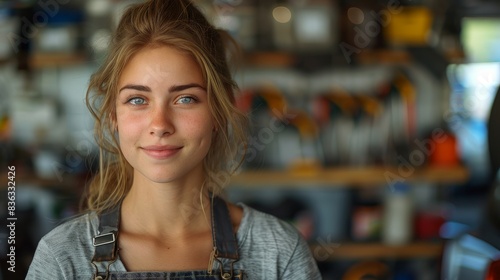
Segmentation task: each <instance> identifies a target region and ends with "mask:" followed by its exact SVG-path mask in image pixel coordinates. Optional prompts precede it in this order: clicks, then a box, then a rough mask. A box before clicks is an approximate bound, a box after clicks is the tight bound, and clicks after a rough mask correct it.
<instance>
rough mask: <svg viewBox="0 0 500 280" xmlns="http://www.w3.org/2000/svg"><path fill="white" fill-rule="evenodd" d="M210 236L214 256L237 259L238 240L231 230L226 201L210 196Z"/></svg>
mask: <svg viewBox="0 0 500 280" xmlns="http://www.w3.org/2000/svg"><path fill="white" fill-rule="evenodd" d="M212 238H213V242H214V246H215V248H217V252H216V255H215V257H217V258H226V259H231V260H234V261H236V260H238V259H239V255H238V242H237V241H236V237H235V235H234V232H233V225H232V223H231V218H230V216H229V209H228V208H227V204H226V201H224V200H223V199H222V198H220V197H218V196H213V198H212Z"/></svg>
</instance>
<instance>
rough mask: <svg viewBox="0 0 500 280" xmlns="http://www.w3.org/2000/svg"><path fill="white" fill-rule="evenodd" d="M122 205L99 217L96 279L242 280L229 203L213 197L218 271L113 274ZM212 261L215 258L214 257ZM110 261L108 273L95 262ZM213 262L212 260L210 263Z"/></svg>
mask: <svg viewBox="0 0 500 280" xmlns="http://www.w3.org/2000/svg"><path fill="white" fill-rule="evenodd" d="M120 206H121V204H119V205H118V206H117V207H115V208H114V209H112V210H110V211H109V212H106V213H103V214H101V215H100V216H99V232H98V234H97V235H96V236H94V238H93V245H94V248H95V251H94V257H93V259H92V264H93V266H94V268H95V273H94V280H109V279H112V280H122V279H139V280H140V279H155V280H229V279H231V280H234V279H238V280H242V279H243V271H242V270H236V269H233V264H234V263H235V262H237V261H238V259H239V255H238V243H237V241H236V238H235V235H234V233H233V227H232V224H231V219H230V218H229V210H228V208H227V205H226V202H225V201H224V200H223V199H221V198H219V197H217V196H214V197H213V199H212V202H211V207H212V239H213V245H214V252H213V260H215V261H217V262H218V263H219V269H217V270H214V271H212V269H211V268H210V269H209V270H197V271H178V272H113V271H109V268H110V265H111V264H112V263H113V262H115V261H116V260H117V258H118V246H117V241H118V228H119V222H120ZM211 259H212V258H211ZM99 262H108V265H107V270H106V271H105V272H99V271H98V269H97V266H96V263H99ZM210 262H211V263H212V261H210Z"/></svg>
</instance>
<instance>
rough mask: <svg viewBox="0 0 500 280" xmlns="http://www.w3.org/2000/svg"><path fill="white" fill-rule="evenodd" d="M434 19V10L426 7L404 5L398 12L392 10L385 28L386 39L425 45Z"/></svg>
mask: <svg viewBox="0 0 500 280" xmlns="http://www.w3.org/2000/svg"><path fill="white" fill-rule="evenodd" d="M387 12H388V13H390V11H387ZM432 19H433V18H432V12H431V11H430V10H429V9H428V8H426V7H402V8H401V9H400V10H398V11H397V13H396V12H395V11H392V13H390V18H389V19H388V20H387V25H386V26H385V29H384V37H385V40H386V41H387V42H388V43H389V44H395V45H425V44H427V42H428V38H429V35H430V32H431V28H432Z"/></svg>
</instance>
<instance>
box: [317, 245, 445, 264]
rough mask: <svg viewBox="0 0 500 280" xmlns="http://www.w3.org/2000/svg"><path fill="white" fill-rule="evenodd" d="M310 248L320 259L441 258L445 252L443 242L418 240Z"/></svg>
mask: <svg viewBox="0 0 500 280" xmlns="http://www.w3.org/2000/svg"><path fill="white" fill-rule="evenodd" d="M310 248H311V252H312V253H313V255H314V257H315V258H316V259H317V260H318V261H331V260H347V259H413V258H439V257H440V256H441V255H442V252H443V244H442V243H440V242H416V243H411V244H406V245H398V246H391V245H385V244H381V243H346V244H343V243H338V244H324V245H319V244H312V245H310Z"/></svg>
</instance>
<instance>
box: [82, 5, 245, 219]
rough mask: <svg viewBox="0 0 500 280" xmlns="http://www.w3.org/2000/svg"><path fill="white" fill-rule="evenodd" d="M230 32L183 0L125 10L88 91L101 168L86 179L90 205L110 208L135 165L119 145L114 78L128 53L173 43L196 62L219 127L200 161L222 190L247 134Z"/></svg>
mask: <svg viewBox="0 0 500 280" xmlns="http://www.w3.org/2000/svg"><path fill="white" fill-rule="evenodd" d="M229 38H230V37H229V35H227V34H224V33H223V32H221V31H220V30H217V29H216V28H214V27H213V26H212V25H211V24H210V23H209V22H208V21H207V20H206V18H205V17H204V16H203V14H202V13H201V12H200V11H199V10H198V9H197V8H196V7H195V6H194V5H193V4H192V3H191V2H190V1H187V0H149V1H146V2H144V3H140V4H136V5H133V6H131V7H129V8H128V9H127V10H126V11H125V13H124V15H123V17H122V18H121V20H120V23H119V25H118V27H117V30H116V31H115V34H114V36H113V38H112V42H111V45H110V48H109V53H108V55H107V57H106V59H105V61H104V63H103V65H102V66H101V67H100V69H98V71H97V72H96V73H94V74H93V75H92V77H91V79H90V84H89V88H88V90H87V95H86V102H87V107H88V108H89V110H90V112H91V113H92V115H93V116H94V118H95V120H96V123H95V138H96V141H97V143H98V145H99V150H100V154H99V163H100V166H99V173H98V174H97V176H95V177H94V178H93V180H92V181H91V182H90V185H89V188H88V193H87V197H86V203H85V204H86V205H85V207H86V208H87V209H88V210H91V211H96V212H98V213H99V212H102V211H103V210H105V209H109V208H111V207H113V206H115V205H117V204H118V203H119V201H120V200H122V199H123V198H124V197H125V195H126V194H127V193H128V191H129V189H130V186H131V183H132V179H133V178H132V177H133V170H132V167H131V166H130V164H129V163H128V162H127V161H126V160H125V158H124V156H123V154H122V152H121V151H120V148H119V143H118V135H117V133H116V127H115V118H116V116H115V113H116V112H115V99H116V96H117V92H118V90H117V83H118V79H119V78H120V75H121V74H122V72H123V69H124V68H125V66H126V65H127V63H128V61H129V60H130V58H131V57H132V56H133V55H134V54H136V53H137V52H139V51H140V50H142V49H144V48H146V47H149V46H153V47H154V46H170V47H174V48H176V49H178V50H180V51H183V52H186V53H188V54H190V55H191V56H192V57H193V58H194V60H195V61H196V62H197V63H198V65H199V67H200V69H201V71H202V73H203V76H204V79H205V81H206V88H207V94H208V103H209V107H210V111H211V113H212V117H213V119H214V122H215V126H216V130H217V133H214V139H213V141H212V146H211V147H210V150H209V152H208V154H207V156H206V157H205V159H204V162H203V164H204V168H205V172H206V175H207V177H206V179H205V187H206V188H207V189H208V190H209V191H211V192H213V193H216V194H219V193H220V192H221V191H222V190H223V188H224V187H225V185H226V184H227V183H228V181H229V178H230V176H231V175H232V174H233V173H234V171H235V170H236V169H237V168H238V167H239V165H240V163H241V162H242V160H243V156H244V154H245V149H246V139H247V137H246V131H247V130H246V128H247V119H246V117H245V116H244V115H243V114H242V113H241V112H240V111H239V110H238V109H237V108H236V107H235V96H234V93H235V91H236V89H237V85H236V83H235V82H234V80H233V79H232V77H231V73H230V70H229V67H228V63H227V60H226V55H227V54H226V47H225V43H226V42H227V40H228V39H229ZM233 43H234V41H233Z"/></svg>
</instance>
